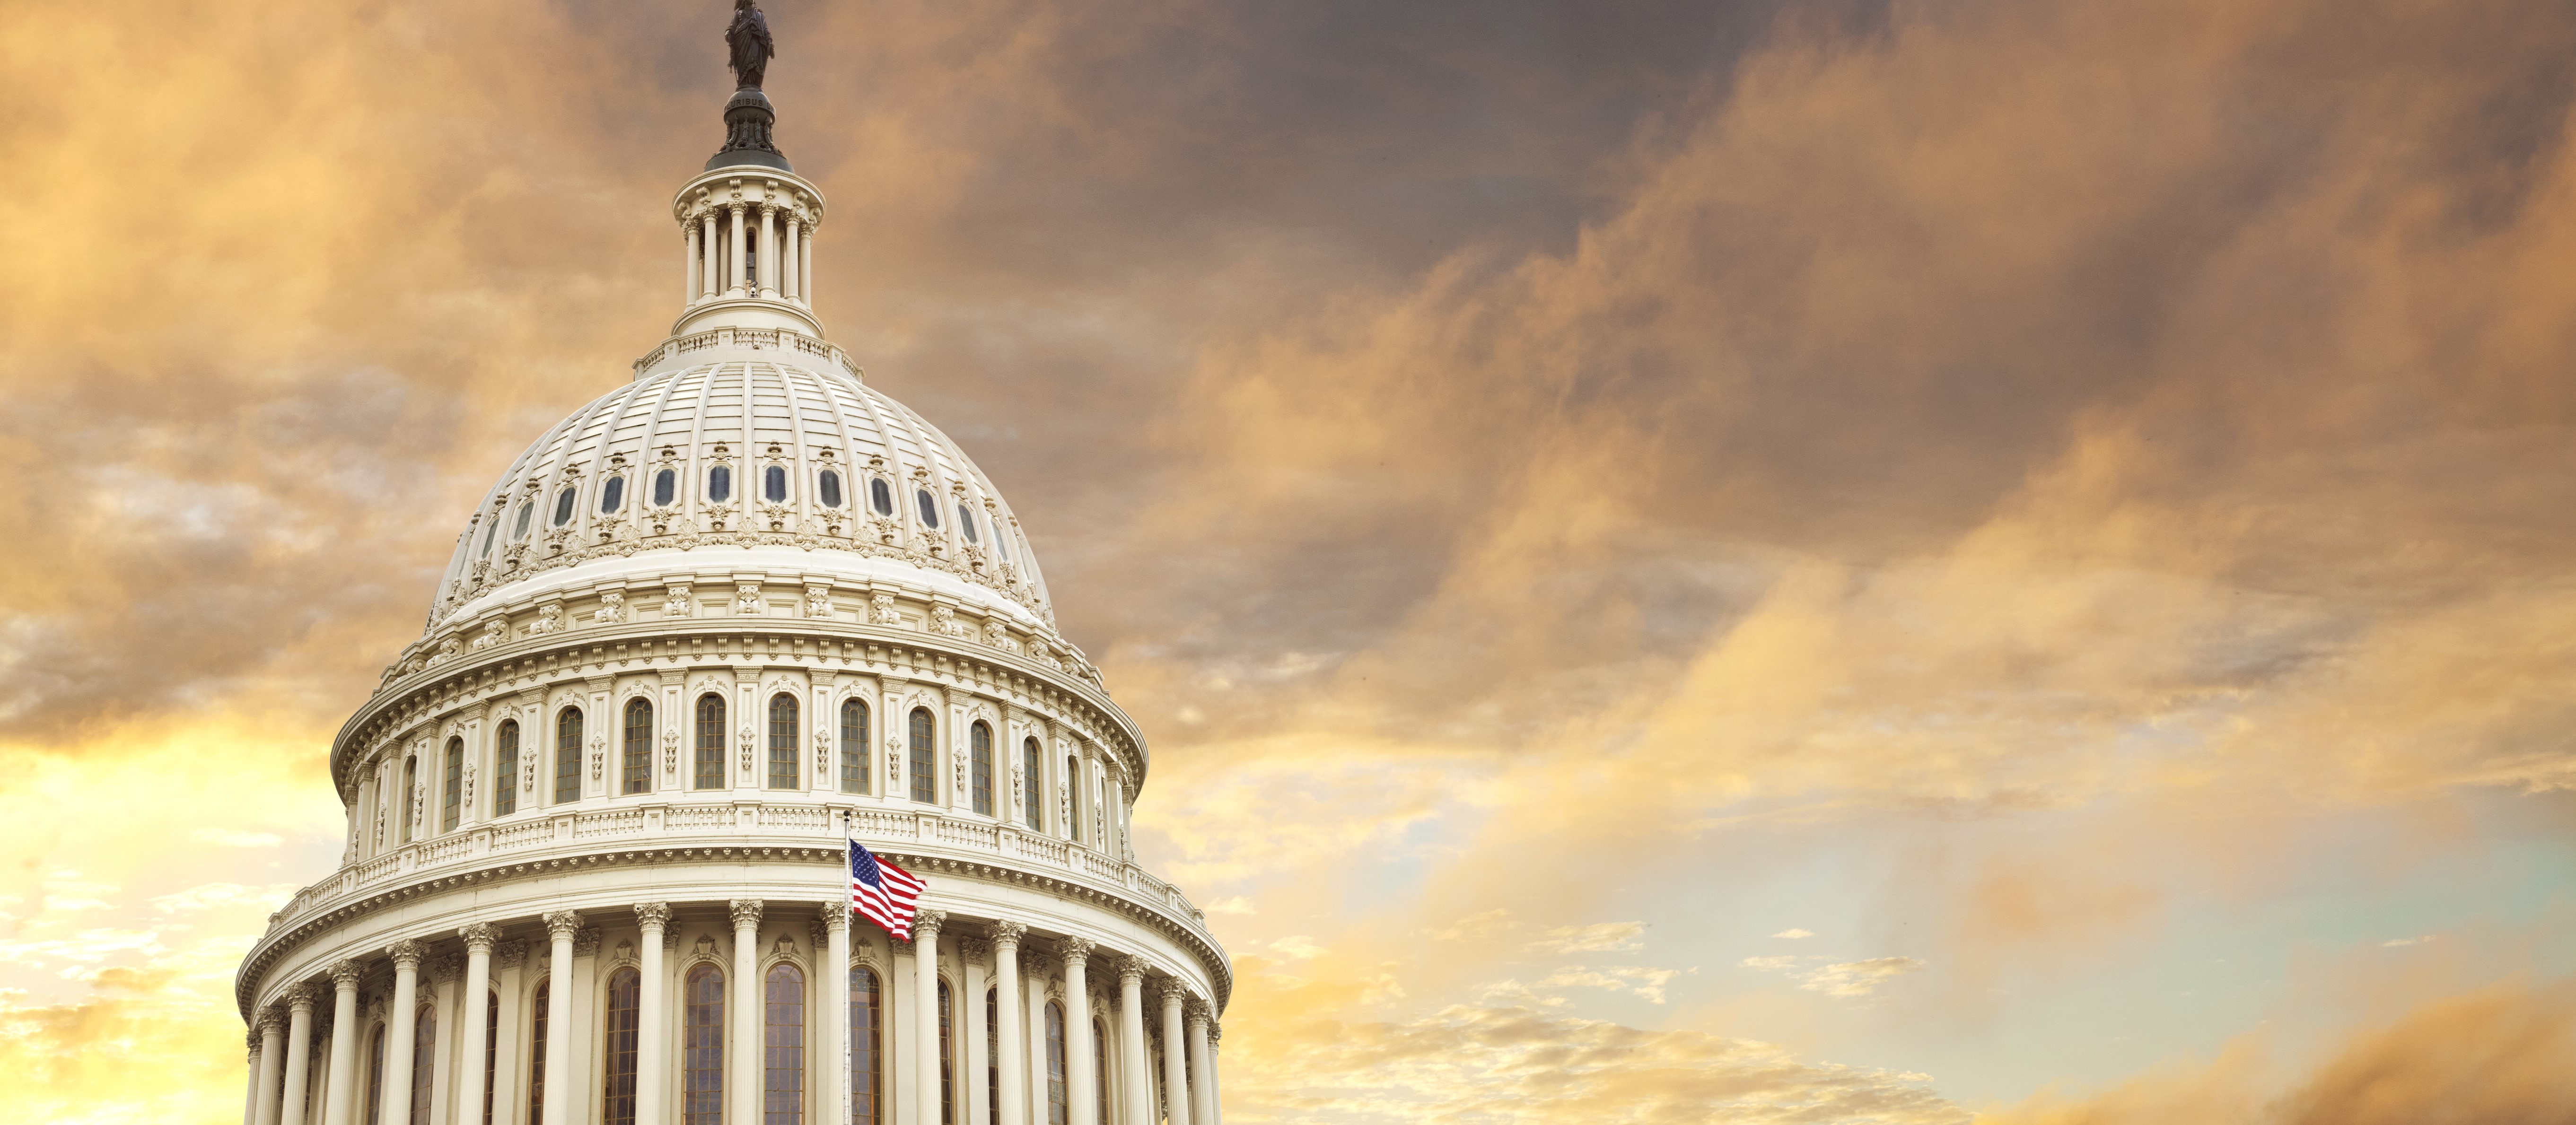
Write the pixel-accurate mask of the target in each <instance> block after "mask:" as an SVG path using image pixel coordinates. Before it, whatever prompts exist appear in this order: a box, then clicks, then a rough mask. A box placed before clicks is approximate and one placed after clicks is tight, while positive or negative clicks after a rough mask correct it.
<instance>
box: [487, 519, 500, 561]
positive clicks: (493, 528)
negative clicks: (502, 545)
mask: <svg viewBox="0 0 2576 1125" xmlns="http://www.w3.org/2000/svg"><path fill="white" fill-rule="evenodd" d="M500 537H501V513H499V512H494V513H492V522H490V523H488V524H485V525H483V557H484V558H487V559H488V558H491V557H492V541H493V540H495V539H498V538H500Z"/></svg>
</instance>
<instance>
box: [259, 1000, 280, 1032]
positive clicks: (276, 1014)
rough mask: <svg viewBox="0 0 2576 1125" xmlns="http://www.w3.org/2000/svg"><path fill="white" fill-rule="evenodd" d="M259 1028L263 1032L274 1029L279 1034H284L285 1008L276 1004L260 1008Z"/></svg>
mask: <svg viewBox="0 0 2576 1125" xmlns="http://www.w3.org/2000/svg"><path fill="white" fill-rule="evenodd" d="M259 1029H260V1031H261V1032H263V1033H266V1032H271V1031H274V1032H276V1033H278V1034H279V1035H284V1034H286V1009H285V1008H283V1007H281V1006H279V1005H276V1004H271V1005H269V1006H267V1007H265V1008H262V1009H260V1010H259Z"/></svg>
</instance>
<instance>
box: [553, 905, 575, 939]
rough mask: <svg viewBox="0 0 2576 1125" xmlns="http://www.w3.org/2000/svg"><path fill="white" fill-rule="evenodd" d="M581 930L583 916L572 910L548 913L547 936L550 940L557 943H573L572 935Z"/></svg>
mask: <svg viewBox="0 0 2576 1125" xmlns="http://www.w3.org/2000/svg"><path fill="white" fill-rule="evenodd" d="M580 929H581V915H579V914H576V913H574V912H572V911H570V910H549V911H547V912H546V936H547V937H548V938H550V939H553V940H555V941H571V940H572V935H573V934H574V933H576V932H578V931H579V930H580Z"/></svg>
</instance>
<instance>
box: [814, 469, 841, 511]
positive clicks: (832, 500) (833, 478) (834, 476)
mask: <svg viewBox="0 0 2576 1125" xmlns="http://www.w3.org/2000/svg"><path fill="white" fill-rule="evenodd" d="M817 483H818V485H819V486H820V487H818V488H816V489H815V491H817V492H820V493H822V494H823V506H824V507H826V508H838V507H840V506H841V474H839V473H836V472H833V471H832V470H830V469H825V470H823V477H822V479H821V480H820V481H818V482H817Z"/></svg>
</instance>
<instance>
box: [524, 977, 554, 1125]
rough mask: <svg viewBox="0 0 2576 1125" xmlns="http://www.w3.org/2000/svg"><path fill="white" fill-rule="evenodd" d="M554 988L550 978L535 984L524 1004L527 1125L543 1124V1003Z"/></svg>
mask: <svg viewBox="0 0 2576 1125" xmlns="http://www.w3.org/2000/svg"><path fill="white" fill-rule="evenodd" d="M554 987H555V982H554V978H552V977H549V978H547V979H545V980H541V981H538V982H537V991H536V994H535V995H534V996H532V997H531V998H530V999H529V1001H528V1008H529V1010H530V1011H531V1012H533V1013H534V1014H532V1015H530V1016H529V1017H528V1125H546V1008H547V1007H548V1004H547V1003H546V1000H547V994H548V993H551V992H553V991H554Z"/></svg>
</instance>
